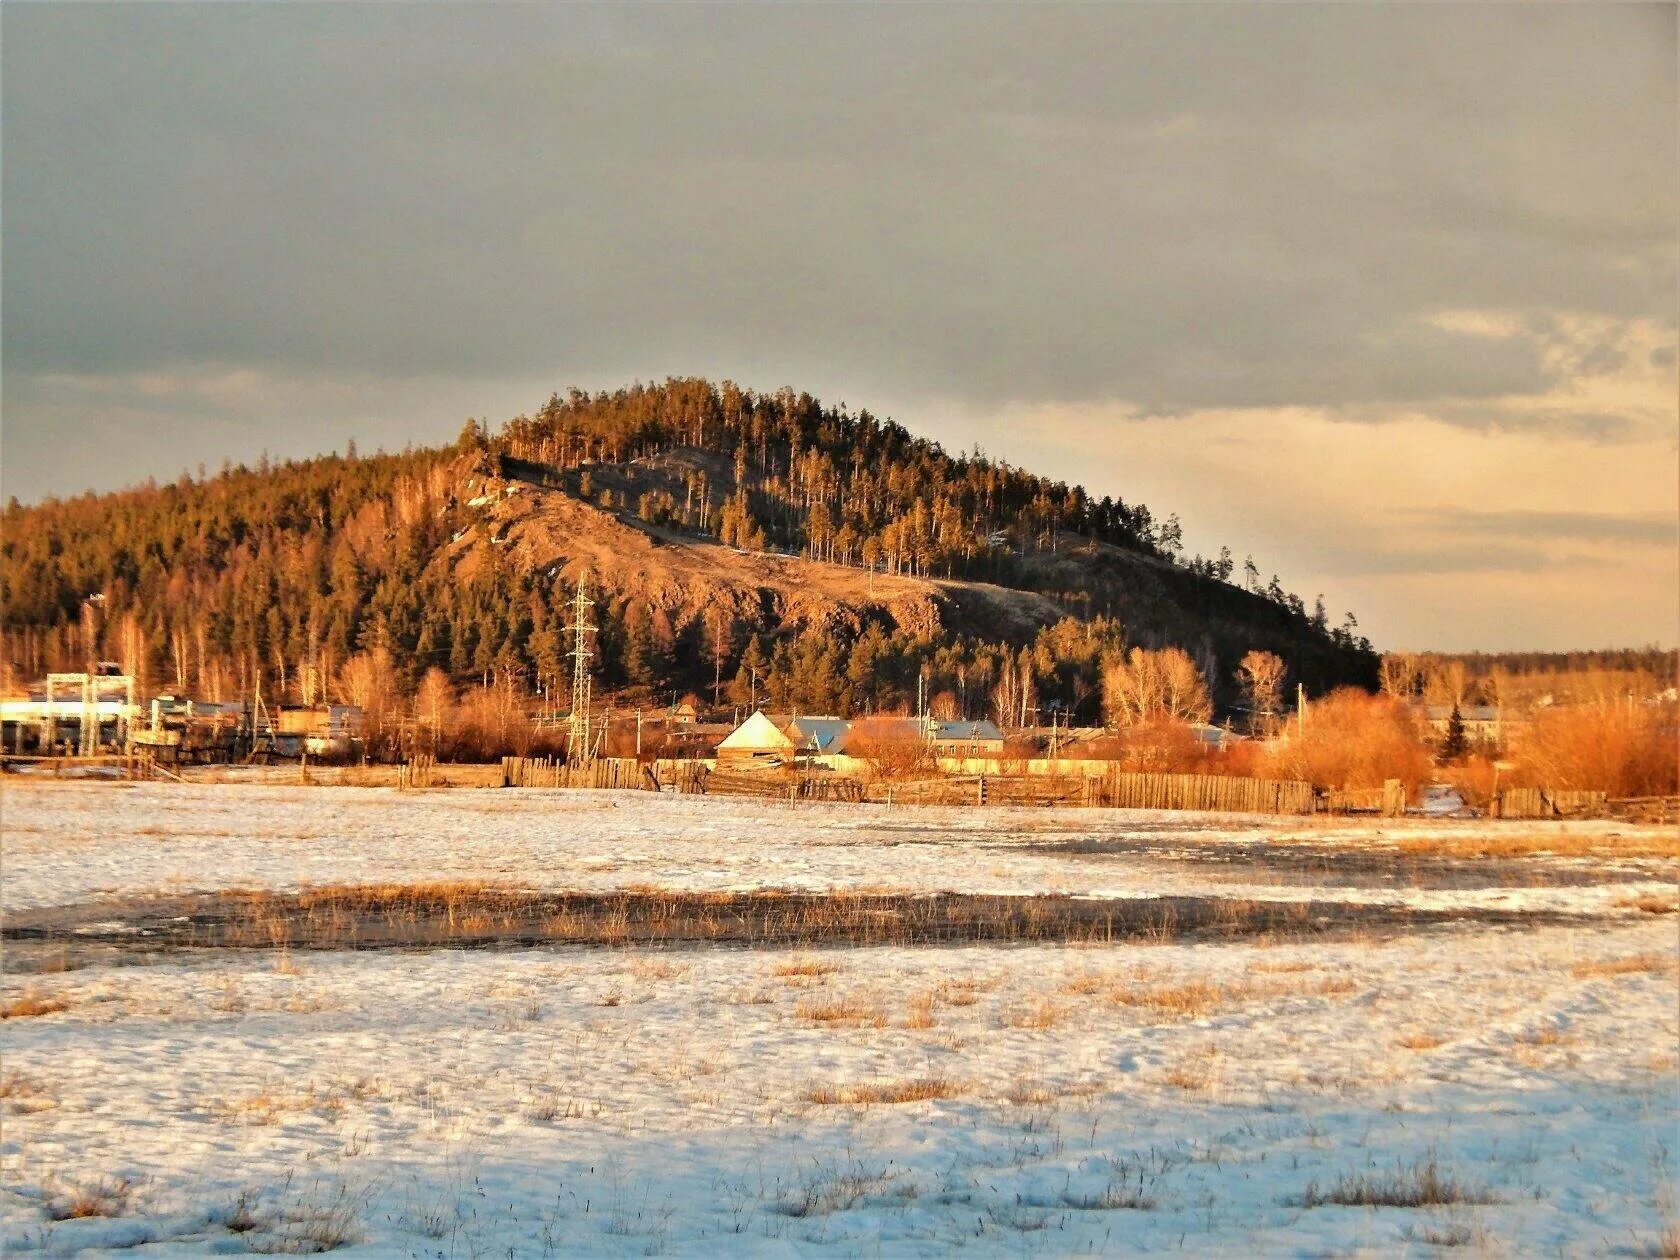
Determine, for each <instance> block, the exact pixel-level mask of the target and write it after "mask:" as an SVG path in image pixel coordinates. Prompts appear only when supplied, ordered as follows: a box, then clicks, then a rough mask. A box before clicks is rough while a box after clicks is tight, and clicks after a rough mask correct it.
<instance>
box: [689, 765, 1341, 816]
mask: <svg viewBox="0 0 1680 1260" xmlns="http://www.w3.org/2000/svg"><path fill="white" fill-rule="evenodd" d="M688 790H694V789H692V788H691V789H688ZM698 790H700V791H704V792H705V793H707V794H708V795H716V796H756V797H761V798H765V799H770V800H789V801H815V800H828V801H871V802H877V803H881V804H888V805H1040V806H1048V805H1072V806H1110V807H1120V808H1126V809H1202V810H1215V811H1224V812H1230V813H1267V814H1310V813H1312V812H1313V806H1314V797H1313V790H1312V785H1311V784H1309V783H1298V782H1291V781H1280V780H1275V779H1242V778H1234V777H1230V776H1225V775H1206V774H1119V773H1111V774H1108V775H1105V776H1103V777H1101V778H1098V777H1096V776H1090V775H1060V776H1053V775H1043V774H1018V775H951V776H946V777H942V778H937V779H910V780H901V781H892V780H884V779H868V780H860V779H854V778H849V777H846V776H842V775H805V776H793V775H782V774H775V773H772V772H768V771H757V772H754V771H739V772H726V771H713V772H712V773H711V774H708V775H707V776H705V779H704V781H703V783H702V784H701V785H700V787H699V789H698Z"/></svg>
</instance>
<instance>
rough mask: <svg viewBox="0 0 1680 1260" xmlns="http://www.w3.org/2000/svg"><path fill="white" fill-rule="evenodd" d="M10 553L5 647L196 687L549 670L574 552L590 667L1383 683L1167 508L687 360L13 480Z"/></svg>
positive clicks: (813, 693)
mask: <svg viewBox="0 0 1680 1260" xmlns="http://www.w3.org/2000/svg"><path fill="white" fill-rule="evenodd" d="M4 558H5V569H4V575H3V578H0V582H3V595H4V622H3V624H4V631H5V652H4V659H5V661H6V663H7V665H8V667H10V668H11V669H12V670H13V671H14V672H21V673H24V674H29V673H38V672H40V671H42V670H44V669H46V668H49V667H50V668H59V667H72V668H73V667H77V666H78V665H79V663H80V662H81V661H83V660H86V659H87V658H88V657H89V656H90V655H95V654H97V655H104V656H108V657H110V658H113V659H118V660H120V661H122V662H123V663H124V665H125V667H126V668H128V669H130V670H131V671H132V672H136V673H138V674H141V675H143V676H146V677H147V678H148V679H149V680H150V682H152V683H153V684H154V685H157V686H167V687H173V688H176V689H178V690H181V691H184V692H189V693H192V694H196V695H203V696H209V697H214V696H217V695H221V696H228V697H231V696H237V695H245V694H249V693H250V692H251V691H252V690H254V689H255V687H256V686H258V685H259V683H260V685H261V686H262V688H263V690H264V694H265V695H268V696H270V697H279V696H284V697H285V698H287V699H297V700H301V701H305V702H309V701H313V700H317V699H319V698H321V697H322V696H323V695H325V694H327V693H329V692H331V691H335V690H337V691H342V690H343V689H344V686H345V682H344V671H345V666H346V662H348V661H350V660H351V659H352V658H354V657H357V656H358V655H359V654H360V655H362V656H364V657H365V656H366V655H367V654H370V653H375V654H378V655H379V668H380V669H381V670H384V671H387V672H388V673H389V674H390V675H391V679H390V681H391V684H392V685H394V686H396V687H398V688H401V689H409V688H413V687H415V686H416V685H418V684H419V682H420V680H421V678H422V677H423V676H424V675H425V673H426V672H427V671H428V670H433V669H436V670H440V671H442V673H443V674H444V675H446V676H447V677H448V678H450V679H452V680H453V681H455V682H457V683H460V682H465V681H468V680H475V679H476V680H478V681H480V682H481V683H487V682H489V681H490V679H491V678H492V676H495V677H497V678H499V679H501V680H502V682H503V685H504V686H506V687H507V688H510V689H517V688H528V689H530V690H534V691H537V692H548V693H550V694H553V693H554V692H555V691H556V689H557V688H560V689H561V690H562V691H563V688H562V687H561V684H562V683H563V680H564V678H565V676H566V671H567V662H566V658H565V655H564V650H565V644H564V642H563V639H564V635H563V629H564V622H565V619H566V617H565V612H566V607H565V606H566V601H567V598H568V597H569V595H570V593H571V591H572V589H573V588H574V586H575V584H576V582H577V581H578V580H579V579H580V578H583V577H584V576H585V575H587V576H588V581H589V583H590V585H591V587H592V588H593V590H594V592H595V594H596V598H597V601H598V602H597V606H596V610H595V612H596V616H597V619H598V621H599V623H600V627H601V631H600V636H599V638H600V656H599V662H598V664H599V670H600V674H599V676H600V683H599V684H598V685H604V686H607V687H635V688H642V689H646V690H648V691H651V692H655V693H671V692H675V691H680V690H688V689H693V690H701V691H712V690H713V689H715V690H716V691H717V692H718V693H720V694H721V693H722V692H723V691H725V690H726V689H727V685H728V684H731V683H735V684H736V690H737V691H741V690H745V692H746V694H747V695H749V696H750V695H757V696H763V695H765V694H769V695H771V696H772V697H773V699H774V701H775V702H777V703H780V704H785V705H787V707H790V708H791V707H798V708H804V709H807V710H813V709H856V708H866V707H871V706H886V705H895V704H900V703H903V702H904V701H906V700H907V699H909V698H911V697H913V696H914V694H915V691H916V687H917V679H918V676H923V677H925V678H926V680H927V685H928V686H929V688H930V694H937V693H939V692H949V693H951V697H952V703H954V704H955V705H956V706H957V707H959V708H963V709H966V710H969V711H971V712H975V713H979V712H981V711H984V710H985V709H986V708H988V707H989V704H990V698H991V696H992V693H993V691H994V690H995V689H996V687H997V686H998V684H999V683H1000V682H1004V681H1005V680H1014V681H1013V682H1010V683H1008V684H1007V685H1011V686H1013V685H1016V684H1017V683H1018V684H1020V685H1021V686H1023V687H1025V688H1026V689H1028V690H1029V691H1031V692H1032V693H1034V694H1035V695H1036V699H1037V701H1038V703H1039V704H1040V705H1041V706H1048V705H1059V706H1065V707H1068V708H1071V709H1073V710H1074V711H1075V712H1076V713H1077V714H1078V716H1080V717H1082V718H1086V719H1090V718H1094V717H1095V700H1094V695H1095V685H1096V682H1095V680H1096V674H1097V670H1098V667H1099V663H1100V660H1101V657H1102V655H1103V654H1104V653H1105V652H1109V651H1112V650H1114V649H1115V648H1117V647H1119V646H1121V645H1122V644H1141V645H1145V646H1162V645H1166V644H1175V645H1178V646H1182V647H1184V648H1186V649H1187V650H1188V651H1190V652H1191V654H1192V655H1193V656H1195V657H1196V658H1197V660H1198V661H1199V662H1200V663H1201V664H1202V666H1203V669H1204V672H1206V673H1207V674H1208V676H1209V678H1210V680H1211V681H1212V683H1213V685H1214V688H1215V691H1216V694H1220V693H1221V692H1222V691H1223V689H1225V688H1226V687H1227V686H1228V683H1229V675H1230V672H1231V670H1232V669H1233V668H1234V666H1235V664H1236V661H1237V660H1238V659H1239V658H1240V657H1241V655H1242V653H1243V652H1245V651H1247V650H1249V649H1250V648H1261V649H1265V650H1270V651H1274V652H1277V653H1278V654H1279V655H1280V656H1282V657H1283V658H1284V659H1285V660H1286V661H1287V662H1288V663H1289V665H1290V667H1291V670H1292V677H1293V678H1295V679H1298V680H1300V681H1302V682H1303V683H1305V684H1306V685H1307V686H1308V687H1309V689H1311V690H1313V691H1318V690H1323V689H1325V688H1327V687H1329V686H1331V685H1334V684H1337V683H1342V682H1356V683H1361V684H1365V685H1370V684H1371V683H1373V682H1374V681H1375V657H1374V656H1373V654H1372V653H1371V651H1370V649H1369V645H1368V644H1366V643H1365V642H1364V641H1363V640H1362V639H1359V638H1358V637H1357V636H1356V635H1355V634H1354V633H1353V628H1352V626H1351V624H1350V625H1348V626H1344V627H1340V628H1331V627H1330V626H1329V625H1327V624H1326V622H1325V620H1324V618H1323V615H1322V613H1321V612H1319V613H1317V614H1309V613H1308V612H1307V611H1306V609H1305V606H1304V604H1303V602H1302V601H1301V600H1300V599H1298V598H1297V597H1294V596H1291V595H1288V594H1286V593H1285V592H1283V591H1282V590H1281V588H1280V587H1279V586H1278V584H1277V582H1276V579H1273V581H1272V583H1271V584H1270V585H1269V586H1268V587H1266V588H1264V589H1244V588H1243V587H1239V586H1238V585H1236V584H1234V583H1233V582H1232V581H1231V580H1229V579H1230V578H1231V576H1232V565H1231V563H1230V560H1229V558H1228V554H1227V556H1226V557H1224V558H1222V559H1221V560H1219V561H1206V560H1202V559H1201V558H1199V557H1196V558H1190V559H1186V558H1184V557H1182V556H1180V555H1179V554H1178V528H1177V522H1176V520H1175V519H1173V518H1168V520H1167V521H1165V522H1159V521H1157V520H1156V518H1155V517H1154V516H1153V515H1152V514H1151V513H1150V512H1149V510H1148V509H1147V508H1144V507H1142V506H1138V505H1128V504H1126V503H1125V502H1123V501H1121V500H1119V499H1115V498H1112V497H1103V498H1094V497H1092V496H1091V495H1089V494H1088V493H1087V492H1086V491H1085V490H1084V489H1082V488H1081V487H1077V486H1067V485H1065V484H1062V483H1059V482H1051V481H1049V480H1046V479H1044V478H1040V477H1036V476H1033V475H1032V474H1029V473H1026V472H1023V471H1021V470H1019V469H1015V468H1012V467H1009V466H1008V465H1005V464H1002V463H999V462H996V461H992V460H989V459H987V458H985V457H984V456H983V455H981V454H979V453H974V454H969V455H960V456H952V455H950V454H948V453H946V452H945V451H944V450H943V449H941V448H940V447H939V446H938V445H936V444H934V443H931V442H927V441H925V440H922V439H918V438H915V437H913V436H912V435H910V434H909V433H908V431H906V430H905V429H903V428H901V427H900V426H898V425H896V424H893V423H891V422H886V421H881V420H878V419H876V418H875V417H873V416H871V415H870V414H869V413H868V412H860V413H857V414H855V415H854V414H851V413H849V412H847V411H846V410H845V409H837V408H825V407H823V406H822V405H821V404H819V403H817V402H816V401H815V400H814V399H811V398H809V397H808V396H806V395H795V394H793V393H792V392H791V391H787V390H784V391H781V392H780V393H778V394H775V395H763V394H754V393H751V392H749V391H742V390H739V389H737V388H736V387H734V386H733V385H730V384H727V383H725V384H724V385H722V386H714V385H712V384H711V383H709V382H706V381H699V380H673V381H668V382H666V383H664V384H663V385H648V386H641V385H638V386H636V387H634V388H631V389H625V390H620V391H617V392H615V393H610V394H607V393H603V394H597V395H586V394H582V393H580V392H576V391H574V392H572V393H571V394H569V395H568V396H567V397H565V398H561V397H559V396H555V397H553V398H551V399H550V400H549V401H548V403H547V404H545V406H544V407H543V408H541V409H540V410H539V411H538V412H537V413H536V414H535V415H533V416H521V417H518V418H516V419H514V420H512V421H510V422H508V424H507V425H505V426H504V427H503V428H502V429H501V430H500V431H499V432H496V433H491V432H490V431H489V430H487V429H486V428H485V427H484V426H482V425H479V424H476V423H471V422H469V424H468V425H467V427H466V429H465V430H464V431H463V433H462V435H461V438H460V440H459V441H458V442H457V443H456V444H455V445H453V446H450V447H443V448H436V449H428V450H418V451H415V450H410V451H406V452H403V453H401V454H397V455H378V456H374V457H372V458H360V457H358V456H357V455H356V454H355V452H354V450H352V451H351V452H349V453H347V454H346V455H344V456H327V457H322V458H319V459H314V460H308V461H303V462H298V463H288V464H285V465H279V466H268V465H267V464H266V463H265V464H264V465H263V466H259V467H258V468H255V469H249V468H243V467H240V468H226V469H224V470H223V471H222V472H221V473H220V474H218V475H216V476H214V477H210V478H206V479H203V480H199V481H194V480H192V479H190V478H185V477H183V478H182V479H181V480H180V481H178V482H176V483H174V484H172V485H167V486H157V485H147V486H144V487H140V488H136V489H133V490H128V491H123V492H120V493H117V494H108V495H85V496H81V497H79V498H76V499H71V500H65V501H48V502H46V503H42V504H39V505H35V506H27V507H26V506H22V505H19V504H17V503H15V502H14V503H12V504H9V505H8V506H7V509H6V513H5V542H4ZM1254 577H1255V574H1254V571H1253V570H1252V568H1250V570H1249V574H1248V583H1247V585H1249V586H1254V587H1256V588H1258V583H1257V582H1256V581H1255V580H1254ZM90 594H92V595H95V596H96V598H95V599H94V600H92V601H91V602H86V601H87V597H88V596H89V595H90ZM363 665H364V666H365V665H366V661H365V660H364V662H363ZM742 698H745V697H742Z"/></svg>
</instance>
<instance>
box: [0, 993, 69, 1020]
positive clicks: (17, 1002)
mask: <svg viewBox="0 0 1680 1260" xmlns="http://www.w3.org/2000/svg"><path fill="white" fill-rule="evenodd" d="M69 1009H70V1003H69V1002H67V1001H66V1000H65V999H63V998H61V997H42V996H41V995H40V994H38V993H25V994H23V995H22V996H21V997H16V998H13V999H12V1000H11V1001H9V1002H6V1003H5V1004H3V1005H0V1019H28V1018H31V1017H33V1016H36V1015H56V1014H58V1013H59V1012H60V1011H67V1010H69Z"/></svg>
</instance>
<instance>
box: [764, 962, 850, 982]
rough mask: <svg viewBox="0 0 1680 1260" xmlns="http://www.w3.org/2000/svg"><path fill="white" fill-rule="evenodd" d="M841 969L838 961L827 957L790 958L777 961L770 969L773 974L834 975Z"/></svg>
mask: <svg viewBox="0 0 1680 1260" xmlns="http://www.w3.org/2000/svg"><path fill="white" fill-rule="evenodd" d="M839 970H840V965H839V964H838V963H833V962H829V961H828V960H827V959H825V958H810V957H798V958H790V959H788V960H787V961H786V962H781V963H777V964H776V965H775V966H774V967H772V968H771V969H770V974H771V975H773V976H801V977H807V978H809V977H814V976H832V975H833V974H834V973H835V972H837V971H839Z"/></svg>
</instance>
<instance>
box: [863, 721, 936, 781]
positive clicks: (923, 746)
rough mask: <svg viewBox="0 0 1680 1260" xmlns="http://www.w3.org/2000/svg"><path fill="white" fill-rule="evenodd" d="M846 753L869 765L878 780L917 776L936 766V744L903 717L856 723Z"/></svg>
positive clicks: (926, 773) (925, 774) (930, 770)
mask: <svg viewBox="0 0 1680 1260" xmlns="http://www.w3.org/2000/svg"><path fill="white" fill-rule="evenodd" d="M846 753H847V755H848V756H852V757H857V758H859V759H861V760H863V761H865V762H867V763H868V764H869V768H870V770H871V771H872V772H873V774H874V775H875V777H876V778H878V779H917V778H925V777H927V776H928V775H931V774H933V773H934V772H935V770H936V769H937V765H938V763H937V761H936V760H935V757H934V750H933V745H932V744H930V743H929V742H928V741H927V739H926V738H925V737H924V736H923V734H922V732H921V730H920V729H918V727H917V726H916V724H915V723H914V722H913V721H912V720H911V719H909V718H904V717H869V718H861V719H859V720H858V721H856V722H853V723H852V725H851V727H850V729H849V730H848V731H847V734H846Z"/></svg>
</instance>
